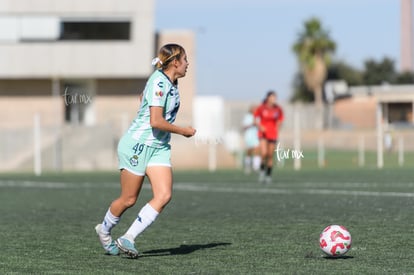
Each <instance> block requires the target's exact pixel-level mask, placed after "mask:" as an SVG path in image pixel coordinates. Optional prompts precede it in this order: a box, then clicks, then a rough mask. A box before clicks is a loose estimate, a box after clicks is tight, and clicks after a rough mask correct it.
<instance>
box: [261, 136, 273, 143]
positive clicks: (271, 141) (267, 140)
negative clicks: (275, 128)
mask: <svg viewBox="0 0 414 275" xmlns="http://www.w3.org/2000/svg"><path fill="white" fill-rule="evenodd" d="M260 140H265V141H266V142H267V143H273V144H276V143H277V139H268V138H264V137H262V138H260Z"/></svg>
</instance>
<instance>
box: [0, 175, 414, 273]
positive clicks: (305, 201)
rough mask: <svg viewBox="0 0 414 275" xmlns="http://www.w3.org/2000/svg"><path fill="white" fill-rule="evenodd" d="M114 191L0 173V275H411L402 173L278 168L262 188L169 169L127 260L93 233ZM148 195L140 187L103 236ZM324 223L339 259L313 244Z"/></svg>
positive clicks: (412, 229) (245, 179)
mask: <svg viewBox="0 0 414 275" xmlns="http://www.w3.org/2000/svg"><path fill="white" fill-rule="evenodd" d="M118 194H119V185H118V174H117V173H116V172H114V173H99V174H98V173H71V174H48V175H44V176H41V177H34V176H32V175H29V174H27V175H13V174H7V175H6V174H4V175H0V209H1V217H0V232H1V240H2V246H1V249H0V274H27V273H31V274H414V179H413V170H412V169H411V168H410V169H409V168H405V169H402V168H392V169H390V168H389V169H384V170H376V169H341V170H337V169H325V170H320V169H316V168H315V169H305V170H302V171H300V172H294V171H292V170H291V169H287V168H284V169H279V170H276V171H275V173H274V183H273V184H272V185H269V186H264V185H260V184H258V183H257V182H256V176H255V175H248V176H246V175H243V174H242V173H241V172H240V171H219V172H216V173H209V172H204V171H201V172H176V173H175V191H174V197H173V200H172V202H171V203H170V205H169V206H168V207H167V209H166V210H165V211H164V212H163V213H162V214H161V215H160V216H159V218H158V220H157V221H156V222H155V223H154V224H153V225H152V227H151V228H149V230H147V231H146V232H144V234H143V235H142V236H140V237H139V238H138V239H137V248H138V250H139V251H140V253H141V257H140V258H138V259H135V260H132V259H127V258H125V257H114V256H106V255H104V252H103V250H102V248H101V247H100V244H99V241H98V239H97V236H96V235H95V232H94V226H95V225H96V224H97V223H98V222H101V219H102V217H103V215H104V213H105V211H106V209H107V207H108V205H109V203H110V202H111V201H112V200H113V199H114V198H115V197H116V196H117V195H118ZM150 196H151V191H150V189H149V184H148V183H146V188H144V189H143V191H142V194H141V197H140V198H139V200H138V202H137V205H136V206H135V207H133V208H131V209H129V210H128V211H127V212H126V213H125V215H124V216H123V217H122V219H121V222H120V224H119V225H118V226H117V227H116V228H115V229H114V230H113V235H114V237H117V236H119V235H120V234H122V233H124V231H125V230H126V229H127V228H128V226H129V225H130V223H131V222H132V221H133V220H134V218H135V217H136V214H137V212H138V211H139V209H140V208H141V207H142V206H143V205H144V204H145V202H146V201H147V200H148V199H149V198H150ZM329 224H342V225H345V226H346V227H347V228H348V229H349V230H350V232H351V234H352V238H353V246H352V249H351V250H350V251H349V252H348V254H347V255H346V256H347V257H344V258H339V259H328V258H326V257H324V256H323V253H322V252H321V250H320V249H319V246H318V238H319V233H320V232H321V231H322V229H323V228H324V227H325V226H327V225H329Z"/></svg>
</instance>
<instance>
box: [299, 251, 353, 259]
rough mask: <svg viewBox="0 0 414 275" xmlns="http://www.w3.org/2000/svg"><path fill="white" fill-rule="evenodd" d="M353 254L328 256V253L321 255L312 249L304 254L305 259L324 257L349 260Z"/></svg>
mask: <svg viewBox="0 0 414 275" xmlns="http://www.w3.org/2000/svg"><path fill="white" fill-rule="evenodd" d="M353 258H354V257H353V256H346V255H343V256H336V257H333V256H328V255H324V256H321V255H320V254H315V253H314V252H313V251H310V252H308V253H306V254H305V259H325V260H349V259H353Z"/></svg>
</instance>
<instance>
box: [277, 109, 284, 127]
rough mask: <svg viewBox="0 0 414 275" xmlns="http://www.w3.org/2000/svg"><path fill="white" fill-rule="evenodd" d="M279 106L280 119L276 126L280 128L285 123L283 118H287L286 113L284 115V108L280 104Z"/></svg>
mask: <svg viewBox="0 0 414 275" xmlns="http://www.w3.org/2000/svg"><path fill="white" fill-rule="evenodd" d="M278 108H279V114H280V115H279V118H278V120H277V121H276V127H277V128H279V127H280V126H281V125H282V123H283V120H284V119H285V117H284V115H283V110H282V108H280V106H278Z"/></svg>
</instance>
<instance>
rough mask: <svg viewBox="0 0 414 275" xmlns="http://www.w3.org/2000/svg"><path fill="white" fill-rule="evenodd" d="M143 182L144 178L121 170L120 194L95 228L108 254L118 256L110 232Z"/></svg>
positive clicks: (133, 200) (129, 205)
mask: <svg viewBox="0 0 414 275" xmlns="http://www.w3.org/2000/svg"><path fill="white" fill-rule="evenodd" d="M143 180H144V176H139V175H135V174H133V173H131V172H129V171H128V170H126V169H123V170H121V180H120V181H121V194H120V196H119V197H118V198H117V199H115V200H114V201H113V202H112V204H111V206H110V207H109V209H108V211H107V212H106V214H105V217H104V219H103V221H102V224H98V225H97V226H96V227H95V230H96V233H97V234H98V236H99V240H100V242H101V244H102V246H103V248H104V249H105V250H106V251H107V253H108V254H111V255H117V254H119V251H118V248H117V246H116V245H115V242H114V241H113V240H112V237H111V230H112V228H113V227H114V226H115V225H117V224H118V222H119V219H120V217H121V215H122V213H124V212H125V210H126V209H128V208H130V207H131V206H133V205H134V204H135V202H136V200H137V197H138V195H139V192H140V190H141V187H142V183H143Z"/></svg>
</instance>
